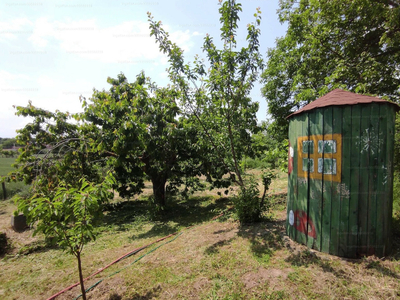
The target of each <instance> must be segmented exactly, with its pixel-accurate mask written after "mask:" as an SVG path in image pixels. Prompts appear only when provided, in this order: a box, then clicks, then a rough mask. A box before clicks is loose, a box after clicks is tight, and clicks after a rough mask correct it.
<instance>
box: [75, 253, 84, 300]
mask: <svg viewBox="0 0 400 300" xmlns="http://www.w3.org/2000/svg"><path fill="white" fill-rule="evenodd" d="M76 258H77V259H78V269H79V282H80V284H81V292H82V299H83V300H86V291H85V287H84V285H83V276H82V265H81V253H80V252H78V253H77V254H76Z"/></svg>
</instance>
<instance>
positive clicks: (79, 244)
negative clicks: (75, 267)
mask: <svg viewBox="0 0 400 300" xmlns="http://www.w3.org/2000/svg"><path fill="white" fill-rule="evenodd" d="M79 182H80V186H79V187H78V188H75V187H72V186H70V185H68V184H65V183H61V184H60V185H59V186H58V187H57V188H56V189H55V192H54V197H53V198H48V197H46V196H45V195H44V194H42V193H36V194H34V195H32V197H30V198H28V199H22V198H20V199H18V200H17V203H18V210H19V211H21V212H23V213H24V214H25V215H26V217H27V220H28V222H29V223H35V224H36V228H35V234H36V233H37V232H42V233H44V234H45V235H46V236H47V237H52V241H53V242H55V243H56V244H58V245H59V246H60V247H61V248H62V249H64V250H66V251H68V252H70V253H71V254H74V255H77V254H78V252H79V253H80V252H81V251H82V249H83V246H84V244H86V243H87V242H88V241H90V240H93V239H94V238H95V227H94V226H95V225H96V224H97V223H98V222H99V220H100V218H101V216H102V209H101V205H102V204H104V203H105V202H106V201H108V199H110V198H112V193H110V192H109V191H108V189H109V186H108V185H107V184H104V183H103V184H97V185H96V184H93V183H90V182H88V181H87V180H86V179H81V180H80V181H79Z"/></svg>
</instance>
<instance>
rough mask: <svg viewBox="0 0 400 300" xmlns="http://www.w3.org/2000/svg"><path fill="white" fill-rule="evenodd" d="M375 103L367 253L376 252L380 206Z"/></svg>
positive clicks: (375, 108)
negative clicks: (378, 200)
mask: <svg viewBox="0 0 400 300" xmlns="http://www.w3.org/2000/svg"><path fill="white" fill-rule="evenodd" d="M380 106H381V105H379V104H377V103H372V104H370V107H371V115H370V132H369V185H368V194H369V199H368V211H367V213H368V217H367V219H368V224H367V251H368V254H371V255H372V254H375V252H376V248H377V245H376V234H377V233H376V220H377V214H378V213H380V212H381V208H380V207H377V190H378V174H379V169H378V156H379V152H380V151H381V148H380V147H381V146H382V143H383V135H382V133H381V132H380V128H379V108H380Z"/></svg>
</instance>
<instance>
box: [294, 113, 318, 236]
mask: <svg viewBox="0 0 400 300" xmlns="http://www.w3.org/2000/svg"><path fill="white" fill-rule="evenodd" d="M308 123H309V118H308V113H305V114H303V117H302V124H301V125H302V126H301V134H300V135H299V136H309V124H308ZM304 144H305V145H307V146H308V150H307V151H306V152H304V150H306V149H304ZM311 146H312V144H311V143H309V142H307V143H303V149H302V150H303V153H305V154H306V157H307V158H306V161H307V162H308V161H309V162H310V163H309V164H308V163H307V164H306V167H307V168H306V170H307V169H308V172H312V171H313V169H314V168H311V167H312V166H313V164H312V161H310V153H311V149H310V148H311ZM303 164H304V159H303ZM303 167H304V166H303ZM304 179H305V178H300V177H298V180H297V190H298V199H297V206H296V210H295V212H294V218H295V228H296V234H297V235H296V241H298V242H299V243H302V244H307V236H306V233H307V217H306V216H307V205H308V180H306V181H304Z"/></svg>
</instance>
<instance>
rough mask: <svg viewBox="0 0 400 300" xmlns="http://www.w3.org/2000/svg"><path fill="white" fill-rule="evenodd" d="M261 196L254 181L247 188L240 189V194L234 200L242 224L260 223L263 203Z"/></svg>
mask: <svg viewBox="0 0 400 300" xmlns="http://www.w3.org/2000/svg"><path fill="white" fill-rule="evenodd" d="M259 194H260V191H259V190H258V185H257V183H256V182H254V181H253V180H252V181H250V183H249V184H247V186H246V187H244V186H243V187H240V191H239V194H238V195H237V196H236V197H235V198H234V200H233V203H234V204H235V211H236V215H237V217H238V219H239V221H240V223H252V222H257V221H260V219H261V215H262V203H261V198H260V196H259Z"/></svg>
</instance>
